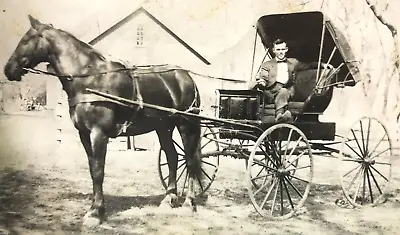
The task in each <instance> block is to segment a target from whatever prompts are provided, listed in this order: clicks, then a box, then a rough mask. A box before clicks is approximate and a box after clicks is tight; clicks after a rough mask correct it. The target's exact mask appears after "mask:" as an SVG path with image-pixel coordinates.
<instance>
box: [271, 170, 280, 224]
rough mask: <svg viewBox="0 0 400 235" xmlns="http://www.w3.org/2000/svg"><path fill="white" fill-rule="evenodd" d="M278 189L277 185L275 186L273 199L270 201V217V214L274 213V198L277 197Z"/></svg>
mask: <svg viewBox="0 0 400 235" xmlns="http://www.w3.org/2000/svg"><path fill="white" fill-rule="evenodd" d="M276 180H277V181H278V180H279V179H278V178H277V179H276ZM278 188H279V186H278V185H277V186H276V189H275V193H274V198H273V199H272V205H271V216H272V214H273V213H274V209H275V202H276V197H277V195H278Z"/></svg>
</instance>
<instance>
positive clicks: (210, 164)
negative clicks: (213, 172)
mask: <svg viewBox="0 0 400 235" xmlns="http://www.w3.org/2000/svg"><path fill="white" fill-rule="evenodd" d="M201 162H202V163H205V164H206V165H209V166H212V167H214V168H217V166H216V165H214V164H212V163H209V162H206V161H204V160H202V161H201Z"/></svg>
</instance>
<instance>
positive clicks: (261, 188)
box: [253, 178, 275, 196]
mask: <svg viewBox="0 0 400 235" xmlns="http://www.w3.org/2000/svg"><path fill="white" fill-rule="evenodd" d="M271 181H274V183H275V178H272V179H269V180H268V182H265V183H264V184H263V185H261V187H260V188H259V189H257V190H256V191H255V192H254V193H253V196H255V195H256V194H257V193H259V192H261V190H263V189H264V188H265V187H267V185H268V184H270V183H271ZM274 183H273V184H272V185H271V188H272V187H273V186H274ZM271 188H270V190H272V189H271ZM267 196H269V194H268V195H267Z"/></svg>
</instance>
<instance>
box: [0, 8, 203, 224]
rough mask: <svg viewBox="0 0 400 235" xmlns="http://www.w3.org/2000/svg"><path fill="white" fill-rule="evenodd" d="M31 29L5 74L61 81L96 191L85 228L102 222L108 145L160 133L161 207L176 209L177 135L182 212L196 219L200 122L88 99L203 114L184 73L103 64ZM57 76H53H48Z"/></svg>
mask: <svg viewBox="0 0 400 235" xmlns="http://www.w3.org/2000/svg"><path fill="white" fill-rule="evenodd" d="M28 18H29V21H30V29H29V30H28V31H27V32H26V34H25V35H24V36H23V37H22V38H21V40H20V41H19V43H18V45H17V47H16V49H15V51H14V52H13V54H12V55H11V57H10V58H9V60H8V62H7V64H6V65H5V67H4V74H5V75H6V77H7V78H8V80H10V81H21V79H22V77H23V76H24V75H25V74H26V73H27V72H29V71H31V72H32V70H35V71H36V72H37V71H38V70H37V69H35V67H36V66H37V65H38V64H40V63H47V64H48V68H49V69H48V70H47V72H46V71H44V72H46V74H48V75H54V76H55V77H58V79H59V81H60V82H61V84H62V89H63V90H64V91H65V92H66V94H67V96H68V103H69V114H70V118H71V120H72V123H73V125H74V126H75V128H76V129H77V130H78V133H79V138H80V141H81V143H82V145H83V148H84V149H85V152H86V155H87V158H88V164H89V170H90V176H91V180H92V186H93V195H92V196H93V197H92V204H91V207H90V210H88V212H87V213H86V215H85V216H84V219H83V220H84V224H85V223H87V224H93V223H95V224H96V225H98V224H100V223H102V222H103V221H104V219H105V217H106V216H105V211H106V210H105V201H104V195H103V181H104V168H105V158H106V153H107V144H108V141H109V138H115V137H117V136H119V135H121V134H123V133H126V131H128V132H129V135H140V134H144V133H148V132H151V131H155V132H156V133H157V136H158V139H159V143H160V146H161V148H162V149H163V150H164V151H165V153H166V156H167V161H168V167H169V172H170V177H169V180H168V187H167V189H166V195H165V197H164V199H163V200H162V201H161V202H160V206H167V207H168V208H172V207H175V206H177V205H176V202H177V185H176V172H177V161H178V154H177V151H176V149H175V146H174V144H173V139H172V132H173V130H174V129H175V128H177V129H178V131H179V133H180V135H181V138H182V143H183V147H184V151H185V158H186V164H187V170H188V190H187V194H186V198H185V201H184V203H183V205H182V206H183V207H185V208H189V209H190V210H193V211H196V204H195V201H194V198H195V192H194V181H195V180H199V179H201V177H202V172H201V159H200V154H199V141H200V134H201V133H200V128H201V127H200V120H197V119H195V120H194V119H188V118H186V117H184V116H182V115H180V116H179V115H174V114H173V113H172V114H171V113H166V112H162V111H158V110H154V109H149V108H146V107H144V108H143V105H138V106H137V107H136V108H132V107H127V106H124V105H121V104H120V103H117V102H114V101H113V100H110V99H106V98H104V97H100V96H97V95H95V94H92V93H90V92H88V90H87V88H90V89H93V90H97V91H100V92H104V93H108V94H111V95H114V96H118V97H121V98H125V99H130V100H134V101H138V102H139V103H140V104H143V102H144V103H148V104H153V105H158V106H162V107H167V108H172V109H176V110H180V111H187V112H194V111H193V110H196V108H197V110H198V108H199V106H200V96H199V92H198V88H197V86H196V84H195V82H194V80H193V78H192V77H191V76H190V74H189V72H188V71H187V70H184V69H181V68H180V67H176V68H173V69H168V68H161V67H157V68H155V69H148V68H147V69H143V68H142V69H141V68H140V66H137V67H136V68H128V66H126V65H124V64H123V63H121V62H118V61H115V60H109V59H106V57H105V56H103V55H102V54H101V53H100V52H99V51H97V50H96V49H94V48H93V47H92V46H91V45H89V44H87V43H85V42H83V41H80V40H79V39H77V38H76V37H75V36H73V35H72V34H71V33H69V32H66V31H64V30H61V29H57V28H55V27H54V26H53V25H51V24H45V23H42V22H41V21H39V20H38V19H36V18H34V17H32V16H31V15H29V16H28ZM50 71H52V72H50Z"/></svg>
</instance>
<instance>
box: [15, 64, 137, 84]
mask: <svg viewBox="0 0 400 235" xmlns="http://www.w3.org/2000/svg"><path fill="white" fill-rule="evenodd" d="M136 69H137V67H136V66H135V67H132V68H122V69H116V70H110V71H105V72H100V73H94V74H75V75H72V74H56V73H52V72H49V71H44V70H40V69H34V68H23V70H25V71H28V72H30V73H34V74H45V75H50V76H54V77H61V78H66V79H67V80H69V81H71V80H72V79H73V78H85V77H90V76H97V75H106V74H109V73H118V72H124V71H133V70H136Z"/></svg>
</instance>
